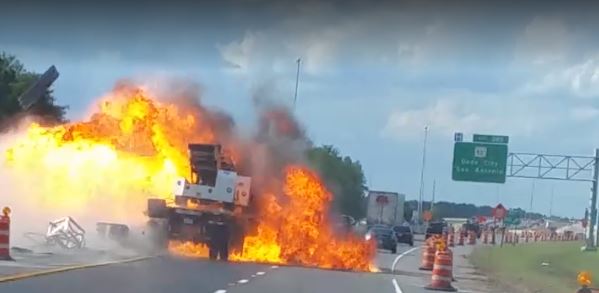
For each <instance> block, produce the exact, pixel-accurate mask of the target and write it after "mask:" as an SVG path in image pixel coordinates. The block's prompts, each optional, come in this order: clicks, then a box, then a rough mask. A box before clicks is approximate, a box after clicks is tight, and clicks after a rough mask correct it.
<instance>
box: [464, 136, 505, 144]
mask: <svg viewBox="0 0 599 293" xmlns="http://www.w3.org/2000/svg"><path fill="white" fill-rule="evenodd" d="M509 140H510V138H509V136H505V135H486V134H473V135H472V141H473V142H485V143H505V144H507V143H508V142H509Z"/></svg>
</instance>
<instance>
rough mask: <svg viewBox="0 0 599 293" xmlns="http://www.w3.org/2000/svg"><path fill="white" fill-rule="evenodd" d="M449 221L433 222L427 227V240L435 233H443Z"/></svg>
mask: <svg viewBox="0 0 599 293" xmlns="http://www.w3.org/2000/svg"><path fill="white" fill-rule="evenodd" d="M446 229H447V223H445V222H431V223H430V224H428V227H427V228H426V235H425V236H424V237H425V238H424V239H425V240H426V239H428V238H429V237H431V236H433V235H443V231H446Z"/></svg>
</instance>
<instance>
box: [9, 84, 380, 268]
mask: <svg viewBox="0 0 599 293" xmlns="http://www.w3.org/2000/svg"><path fill="white" fill-rule="evenodd" d="M273 113H275V114H276V115H272V114H273ZM281 113H282V112H276V111H274V112H270V114H271V115H270V116H267V118H268V117H271V118H269V119H275V120H277V121H279V120H281V121H283V122H284V123H280V125H279V131H282V132H289V131H291V130H293V132H294V133H293V135H295V136H298V135H299V132H297V129H293V127H292V126H293V125H291V124H290V123H289V122H288V121H286V120H285V119H283V118H282V115H281ZM272 117H274V118H272ZM220 118H222V117H221V116H219V115H215V113H213V112H210V111H208V110H206V109H205V108H203V107H201V106H197V105H196V107H185V106H183V107H182V106H181V105H180V103H177V102H173V101H170V102H169V101H163V100H160V101H159V100H157V98H156V96H154V95H153V93H152V92H151V91H150V90H148V89H147V88H144V87H140V86H137V85H131V84H129V85H124V86H123V85H121V86H118V87H116V88H115V89H114V90H113V91H112V92H111V93H110V94H108V95H106V96H105V97H103V98H101V99H100V102H99V103H98V108H97V111H95V113H94V114H93V115H91V116H90V118H89V119H87V120H86V121H82V122H74V123H68V124H64V125H58V126H54V127H42V126H40V125H38V124H30V125H28V127H27V130H26V132H25V134H24V135H22V136H20V137H18V138H17V139H15V140H14V141H12V142H11V147H10V148H8V149H7V150H6V152H5V155H6V156H5V163H6V166H7V167H8V168H9V170H10V173H11V175H12V176H11V178H13V180H17V181H19V180H21V183H22V184H21V185H27V183H25V182H27V181H28V180H29V181H31V180H32V178H31V177H32V174H35V175H34V176H35V178H34V181H35V184H29V186H28V187H27V188H26V192H28V193H31V194H35V196H25V198H27V199H28V200H29V203H30V204H31V205H30V206H31V208H32V209H45V210H52V211H55V212H56V213H58V214H59V213H63V212H64V213H69V214H71V215H72V214H75V215H82V216H85V215H87V216H89V215H90V214H93V215H98V214H101V215H102V216H103V217H104V218H107V217H109V218H110V219H112V220H127V221H131V219H136V220H137V219H139V218H143V214H142V212H143V210H144V209H145V200H146V199H147V198H148V197H162V198H166V199H172V193H171V192H172V188H171V187H172V185H173V183H174V182H175V179H176V178H178V177H188V174H189V169H190V167H189V162H188V157H187V144H189V143H216V142H218V143H223V144H233V145H229V146H228V147H229V149H233V150H236V152H235V153H234V159H235V160H236V161H238V162H246V163H245V164H246V165H251V166H250V167H247V166H246V167H245V169H248V170H250V172H251V170H254V173H255V176H253V177H254V179H255V180H254V182H255V185H256V188H255V190H257V191H258V194H254V196H256V198H257V200H256V201H255V202H256V203H257V204H258V209H257V212H258V224H257V227H255V228H256V229H255V233H253V234H251V235H247V236H246V238H245V240H244V246H243V247H244V248H243V251H236V252H233V254H232V256H231V260H234V261H257V262H269V263H278V264H300V265H307V266H315V267H322V268H334V269H348V270H359V271H367V270H369V267H370V262H371V260H372V258H373V256H374V252H375V247H373V246H372V243H366V242H364V241H363V240H361V239H358V238H355V237H354V236H351V235H349V236H348V235H346V236H343V237H341V236H337V235H335V234H334V233H333V232H332V230H331V229H330V227H329V221H328V217H329V214H328V213H329V205H330V202H331V194H330V192H329V191H328V190H327V189H326V188H325V186H324V184H323V183H322V182H321V181H320V179H319V178H318V176H317V175H316V174H315V173H314V172H313V171H311V170H309V169H308V168H307V167H304V166H303V165H300V164H299V162H296V161H293V160H291V159H289V158H288V157H289V156H283V155H281V154H283V153H284V151H283V150H282V148H280V147H278V148H277V147H275V148H274V149H273V148H272V147H271V148H265V147H264V146H263V145H264V137H262V138H260V139H259V141H254V140H249V139H246V140H244V139H241V138H237V139H230V137H227V139H226V141H224V140H225V139H223V137H224V136H223V129H225V130H226V131H229V130H227V129H226V128H227V127H224V126H223V124H224V122H223V120H222V119H220ZM275 122H276V121H275ZM225 124H226V123H225ZM226 147H227V146H226ZM245 153H247V154H245ZM249 153H251V155H250V154H249ZM259 154H261V155H259ZM257 158H259V159H257ZM256 160H259V161H260V162H256ZM247 162H249V163H247ZM261 165H262V166H261ZM263 165H268V166H263ZM256 168H260V170H261V172H256ZM265 168H266V169H268V170H269V172H264V170H266V169H265ZM273 174H275V176H273ZM252 175H253V174H252ZM98 210H99V211H100V212H99V213H94V212H92V211H98ZM169 249H170V250H171V251H172V252H174V253H177V254H182V255H187V256H204V255H205V252H206V247H205V246H202V245H193V244H190V243H175V242H173V243H171V245H170V247H169Z"/></svg>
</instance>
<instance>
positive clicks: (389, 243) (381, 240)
mask: <svg viewBox="0 0 599 293" xmlns="http://www.w3.org/2000/svg"><path fill="white" fill-rule="evenodd" d="M364 238H365V239H366V240H367V241H368V240H371V239H375V240H376V244H377V248H382V249H386V250H389V251H391V253H393V254H395V253H397V238H396V236H395V232H394V231H393V229H392V228H391V227H390V226H385V225H374V226H372V227H370V229H368V232H366V234H365V235H364Z"/></svg>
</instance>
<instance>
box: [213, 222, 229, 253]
mask: <svg viewBox="0 0 599 293" xmlns="http://www.w3.org/2000/svg"><path fill="white" fill-rule="evenodd" d="M208 231H209V237H210V241H209V242H208V252H209V257H210V259H212V260H215V259H217V258H219V259H220V260H224V261H226V260H228V259H229V238H230V236H229V229H228V226H227V225H226V224H221V225H218V224H212V225H210V226H209V229H208Z"/></svg>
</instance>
